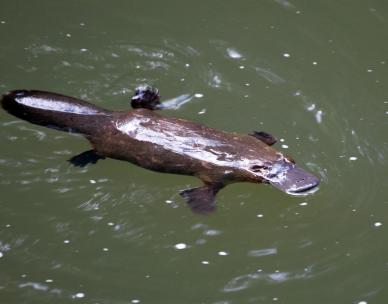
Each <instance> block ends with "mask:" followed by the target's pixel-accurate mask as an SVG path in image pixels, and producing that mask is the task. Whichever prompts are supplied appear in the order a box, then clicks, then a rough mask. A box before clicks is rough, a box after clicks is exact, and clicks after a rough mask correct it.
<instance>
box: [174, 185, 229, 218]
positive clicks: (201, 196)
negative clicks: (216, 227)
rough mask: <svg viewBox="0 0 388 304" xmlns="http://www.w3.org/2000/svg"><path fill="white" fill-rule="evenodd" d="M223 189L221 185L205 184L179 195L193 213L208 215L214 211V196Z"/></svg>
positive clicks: (183, 191)
mask: <svg viewBox="0 0 388 304" xmlns="http://www.w3.org/2000/svg"><path fill="white" fill-rule="evenodd" d="M222 187H224V185H222V184H221V183H213V184H206V185H204V186H202V187H198V188H191V189H186V190H182V191H181V192H180V193H179V194H180V195H181V196H182V197H183V198H184V199H185V200H186V202H187V203H188V205H189V207H190V208H191V210H192V211H193V212H195V213H201V214H208V213H211V212H213V211H214V210H215V209H216V202H215V198H216V194H217V193H218V191H219V190H220V189H221V188H222Z"/></svg>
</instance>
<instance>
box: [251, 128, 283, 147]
mask: <svg viewBox="0 0 388 304" xmlns="http://www.w3.org/2000/svg"><path fill="white" fill-rule="evenodd" d="M249 135H250V136H253V137H256V138H257V139H259V140H261V141H262V142H263V143H265V144H267V145H268V146H272V145H274V144H275V143H276V142H277V140H276V138H275V136H273V135H272V134H269V133H267V132H264V131H260V132H258V131H254V132H253V133H250V134H249Z"/></svg>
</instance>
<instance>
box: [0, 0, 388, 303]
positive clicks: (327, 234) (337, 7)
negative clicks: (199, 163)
mask: <svg viewBox="0 0 388 304" xmlns="http://www.w3.org/2000/svg"><path fill="white" fill-rule="evenodd" d="M387 34H388V3H387V2H386V1H378V0H375V1H302V0H289V1H287V0H262V1H208V2H206V3H205V2H200V1H190V2H189V1H112V2H108V1H104V2H103V1H89V0H85V1H47V0H46V1H2V2H1V4H0V38H1V39H0V41H1V43H0V71H1V73H0V91H1V93H4V92H6V91H8V90H11V89H16V88H34V89H41V90H49V91H54V92H59V93H62V94H66V95H71V96H75V97H79V98H83V99H86V100H89V101H92V102H94V103H96V104H98V105H100V106H103V107H106V108H110V109H127V108H129V98H130V96H131V95H132V93H133V89H134V87H135V86H136V85H138V84H141V83H148V84H152V85H154V86H156V87H158V88H159V90H160V93H161V95H162V97H163V99H170V98H174V97H177V96H180V95H182V94H191V95H193V96H194V97H193V98H192V99H191V101H190V102H188V103H186V104H185V105H184V106H182V107H181V108H179V109H178V110H168V111H165V112H164V115H169V116H177V117H181V118H186V119H190V120H193V121H196V122H201V123H204V124H207V125H209V126H212V127H216V128H220V129H224V130H228V131H237V132H241V133H248V132H251V131H254V130H266V131H268V132H271V133H272V134H274V135H275V136H276V137H277V138H279V139H280V141H279V142H278V143H277V144H276V147H277V148H278V149H280V150H282V151H284V152H286V153H288V154H290V155H292V156H293V157H294V158H295V159H296V161H297V162H298V163H299V164H301V165H302V166H303V167H305V168H307V169H309V170H310V171H311V172H314V173H315V174H316V175H318V176H320V178H321V180H322V182H321V185H320V189H319V191H318V192H316V193H315V194H313V195H311V196H308V197H299V198H298V197H297V198H295V197H290V196H287V195H286V194H283V193H281V192H280V191H278V190H276V189H274V188H272V187H269V186H264V185H255V184H234V185H231V186H229V187H227V188H226V189H224V190H222V191H221V192H220V193H219V196H218V209H217V211H216V212H215V213H213V214H212V215H210V216H201V215H197V214H193V213H192V212H191V211H190V210H189V208H187V206H186V204H185V202H184V201H183V200H182V198H181V197H180V196H179V195H178V191H179V190H180V189H184V188H187V187H189V186H196V185H199V181H198V180H196V179H195V178H193V177H187V176H176V175H168V174H161V173H154V172H150V171H147V170H144V169H141V168H138V167H135V166H133V165H131V164H129V163H124V162H119V161H114V160H105V161H100V162H99V163H98V164H97V165H94V166H88V167H87V168H85V169H80V168H74V167H72V166H70V165H69V163H68V162H67V161H66V160H67V159H68V158H70V157H71V156H73V155H75V154H78V153H80V152H82V151H84V150H87V149H89V145H88V143H87V142H86V140H85V139H84V138H82V137H81V136H77V135H72V134H66V133H61V132H58V131H55V130H51V129H46V128H43V127H38V126H35V125H32V124H29V123H27V122H24V121H21V120H18V119H16V118H14V117H12V116H10V115H9V114H7V113H5V112H4V111H3V110H1V111H0V139H1V149H0V193H1V194H0V303H40V304H42V303H69V302H79V303H100V304H105V303H109V304H111V303H112V304H116V303H117V304H121V303H123V304H124V303H206V304H208V303H209V304H235V303H287V304H300V303H318V304H320V303H336V304H337V303H338V304H345V303H358V304H365V303H368V304H374V303H388V291H387V286H388V233H387V231H388V230H387V229H388V197H387V186H388V178H387V167H388V166H387V163H388V159H387V157H388V137H387V131H388V130H387V127H388V124H387V122H388V86H387V83H388V72H387V67H388V39H387V37H388V36H387Z"/></svg>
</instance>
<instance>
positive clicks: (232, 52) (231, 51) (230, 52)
mask: <svg viewBox="0 0 388 304" xmlns="http://www.w3.org/2000/svg"><path fill="white" fill-rule="evenodd" d="M226 52H227V53H228V56H229V57H230V58H233V59H240V58H242V55H241V54H240V53H239V52H237V51H236V50H235V49H231V48H228V49H226Z"/></svg>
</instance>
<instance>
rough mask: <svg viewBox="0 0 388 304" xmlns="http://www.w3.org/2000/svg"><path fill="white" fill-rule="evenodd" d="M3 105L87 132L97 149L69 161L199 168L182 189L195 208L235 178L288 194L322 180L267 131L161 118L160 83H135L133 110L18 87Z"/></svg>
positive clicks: (205, 205)
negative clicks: (196, 182)
mask: <svg viewBox="0 0 388 304" xmlns="http://www.w3.org/2000/svg"><path fill="white" fill-rule="evenodd" d="M2 107H3V108H4V109H5V110H6V111H8V112H9V113H11V114H12V115H15V116H17V117H19V118H21V119H24V120H27V121H29V122H31V123H34V124H37V125H42V126H46V127H50V128H55V129H59V130H63V131H71V132H76V133H81V134H83V135H84V136H85V137H86V138H87V139H88V140H89V141H90V143H91V145H92V146H93V149H92V150H89V151H86V152H83V153H81V154H79V155H76V156H74V157H72V158H71V159H70V160H69V161H70V163H72V164H73V165H75V166H79V167H83V166H86V165H87V164H90V163H96V162H97V161H98V160H99V159H104V158H105V157H110V158H114V159H119V160H126V161H129V162H131V163H133V164H136V165H138V166H141V167H143V168H147V169H150V170H154V171H159V172H168V173H177V174H186V175H194V176H196V177H198V178H199V179H201V180H202V182H203V183H204V185H203V186H201V187H198V188H192V189H187V190H183V191H181V192H180V195H181V196H182V197H183V198H184V199H185V200H186V201H187V202H188V204H189V206H190V207H191V209H192V210H193V211H195V212H199V213H209V212H211V211H213V210H214V209H215V196H216V194H217V192H218V191H219V190H220V189H221V188H223V187H224V186H225V185H227V184H229V183H233V182H253V183H269V184H271V185H273V186H274V187H276V188H278V189H280V190H282V191H284V192H286V193H288V194H302V193H306V192H307V191H308V190H310V189H312V188H314V187H316V186H317V185H318V183H319V179H318V178H317V177H315V176H314V175H312V174H310V173H308V172H306V171H304V170H303V169H301V168H300V167H298V166H297V165H295V163H294V161H293V160H292V159H291V158H289V157H287V156H286V155H284V154H282V153H281V152H279V151H276V150H275V149H273V148H272V147H270V146H271V145H273V144H274V143H275V142H276V140H275V138H274V137H273V136H271V135H269V134H268V133H265V132H254V133H252V134H249V135H243V134H236V133H228V132H224V131H220V130H216V129H212V128H209V127H206V126H204V125H201V124H198V123H194V122H191V121H187V120H183V119H179V118H169V117H163V116H161V115H159V114H157V113H156V112H155V111H154V110H156V109H162V108H163V103H160V101H159V94H158V91H157V90H153V89H151V88H150V87H140V88H138V89H136V92H135V95H134V96H133V97H132V107H133V110H131V111H124V112H122V111H109V110H105V109H103V108H100V107H97V106H95V105H92V104H90V103H88V102H86V101H83V100H79V99H76V98H72V97H68V96H63V95H60V94H56V93H50V92H43V91H35V90H15V91H11V92H9V93H7V94H6V95H3V98H2Z"/></svg>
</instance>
